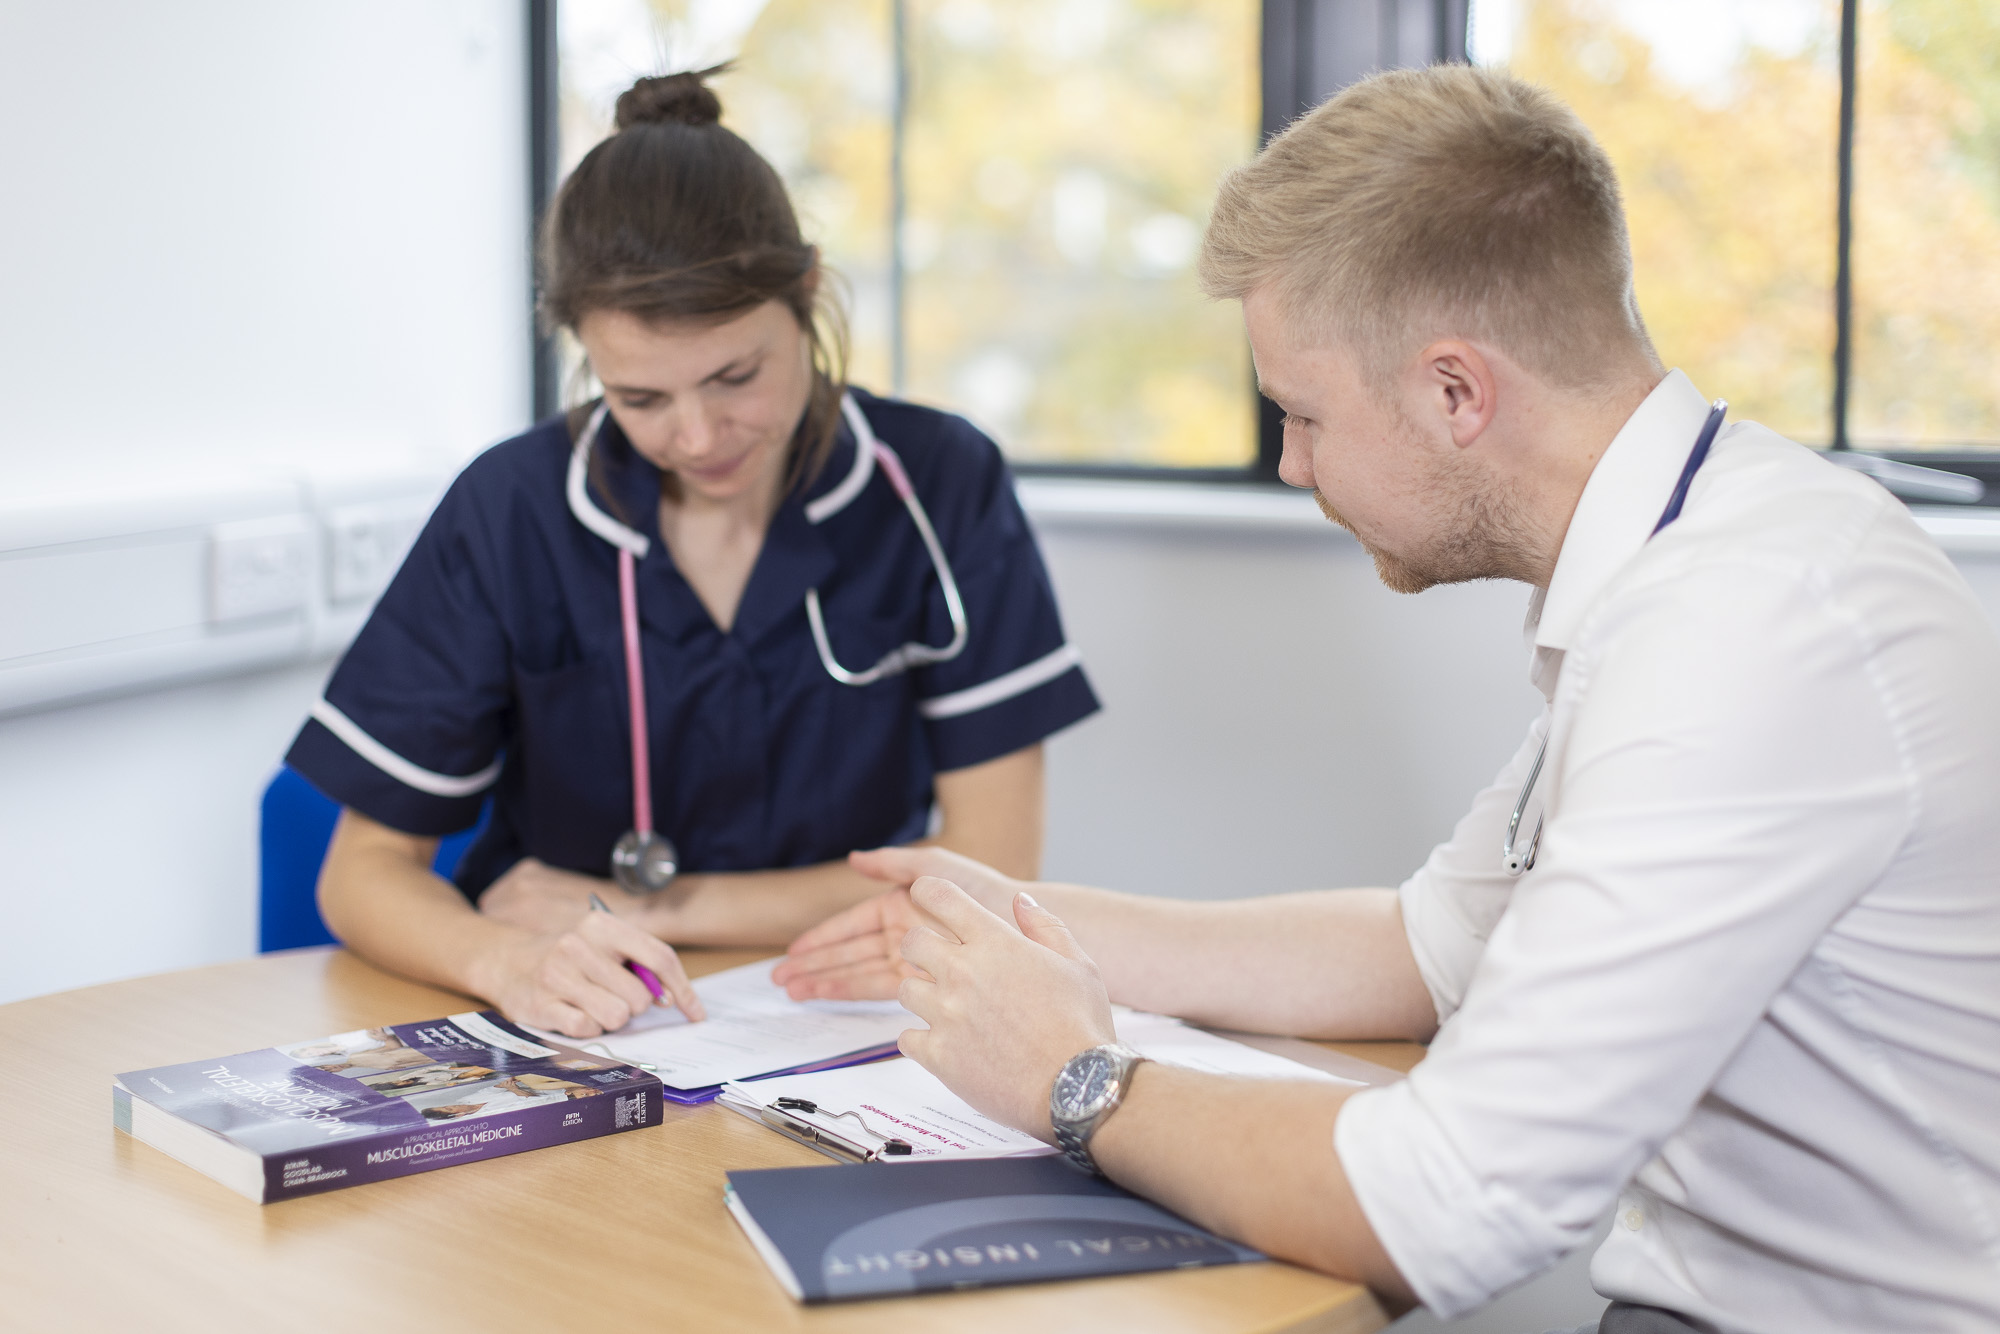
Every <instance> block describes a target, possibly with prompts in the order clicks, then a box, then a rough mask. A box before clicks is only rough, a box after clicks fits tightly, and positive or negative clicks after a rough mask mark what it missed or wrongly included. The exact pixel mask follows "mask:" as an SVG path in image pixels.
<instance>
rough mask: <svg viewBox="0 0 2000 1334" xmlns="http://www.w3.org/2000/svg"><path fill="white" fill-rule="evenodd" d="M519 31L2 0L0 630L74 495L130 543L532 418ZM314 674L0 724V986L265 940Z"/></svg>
mask: <svg viewBox="0 0 2000 1334" xmlns="http://www.w3.org/2000/svg"><path fill="white" fill-rule="evenodd" d="M525 37H526V19H525V15H524V13H523V6H521V5H520V4H517V3H510V2H508V0H340V2H338V3H336V2H335V0H315V2H311V3H307V2H288V3H284V4H272V3H268V0H191V2H190V3H183V4H159V3H154V2H153V0H64V2H63V3H60V4H50V3H46V2H44V0H0V124H5V125H6V126H7V127H8V129H7V132H6V134H4V135H0V180H5V181H6V182H7V185H8V190H7V207H6V208H5V209H4V210H0V313H4V318H0V367H4V371H0V529H4V530H5V531H6V532H7V533H11V534H14V535H15V536H14V538H12V539H10V542H12V546H9V544H8V543H0V546H7V547H8V548H9V549H6V550H0V561H13V562H15V564H14V565H13V566H11V567H10V568H11V569H12V571H13V574H14V575H15V576H16V577H14V578H12V579H0V632H4V631H6V630H8V629H9V628H10V623H9V622H8V620H7V618H8V617H9V616H10V615H11V616H13V617H16V618H19V617H23V616H25V615H26V614H27V610H26V607H25V606H24V603H23V602H22V600H21V599H22V598H23V597H24V596H25V595H24V594H23V593H22V592H21V590H22V589H23V588H25V587H27V585H28V583H30V582H32V581H29V580H27V579H26V578H25V576H23V574H22V571H23V570H24V568H25V567H24V565H23V564H22V562H26V561H33V560H36V559H39V558H40V557H39V556H38V554H37V552H38V550H54V549H55V548H54V547H47V548H39V549H38V548H36V547H35V543H36V542H37V541H46V542H48V543H55V544H60V543H61V542H62V541H63V538H62V534H61V533H59V532H55V531H53V530H54V529H61V528H63V527H64V526H65V525H66V524H69V523H70V519H69V518H67V517H62V516H74V519H75V525H77V527H76V533H77V534H86V533H87V534H88V536H89V538H90V539H91V540H92V541H109V542H112V543H113V545H115V544H116V543H115V541H113V539H111V538H110V537H108V536H106V534H104V533H100V532H99V531H98V529H96V528H93V527H92V526H91V525H93V524H98V525H100V526H101V525H102V524H103V523H104V522H107V520H106V518H105V516H106V515H107V514H110V513H113V512H114V511H115V512H116V513H119V514H124V513H132V514H143V512H144V511H145V510H146V507H147V505H148V504H149V503H152V504H154V507H155V509H158V510H161V512H164V510H165V509H168V508H171V509H172V510H173V511H174V513H175V514H176V515H178V516H179V517H177V518H175V519H174V520H173V523H174V524H176V525H184V524H198V523H200V522H205V521H209V520H213V519H216V518H225V517H226V518H234V517H237V516H236V515H235V514H234V513H228V514H222V513H217V514H212V515H206V516H204V515H202V514H201V513H200V512H199V511H200V507H201V505H202V504H203V503H204V501H203V497H204V496H209V495H211V494H212V495H215V496H222V495H225V494H230V493H241V492H242V491H243V490H244V489H245V487H246V486H247V487H249V488H250V489H251V490H256V489H257V488H258V487H263V488H264V489H266V490H270V489H272V488H273V487H276V489H278V490H280V491H284V492H285V493H286V494H289V495H291V496H293V497H294V499H293V500H292V501H290V502H288V503H289V504H291V505H293V506H296V505H297V504H299V503H300V502H299V500H298V499H297V497H298V496H299V495H301V494H303V493H310V494H314V495H324V496H330V497H339V496H341V495H343V494H346V493H347V491H349V490H352V489H354V488H356V487H358V488H360V490H361V491H366V490H367V488H368V487H369V486H370V485H373V484H374V483H373V482H371V480H370V479H377V480H379V479H380V478H382V477H384V476H388V475H393V474H407V475H417V476H425V475H434V474H435V472H436V470H437V469H439V468H440V467H442V468H446V469H449V468H451V467H453V466H455V464H456V463H457V462H458V461H461V460H463V459H464V458H465V457H466V456H468V455H469V454H470V453H472V452H473V451H474V450H476V449H478V448H480V447H481V446H483V445H485V444H487V443H490V442H491V441H492V440H495V439H497V438H500V437H501V436H503V435H506V434H510V433H512V432H513V431H515V430H518V429H519V428H520V427H521V425H522V424H523V423H524V422H525V421H526V420H527V416H528V410H529V391H528V381H527V372H528V365H529V362H528V352H529V346H530V324H529V319H528V313H527V312H528V292H529V282H528V277H529V273H528V249H529V247H528V216H527V215H528V198H527V181H526V175H527V154H526V147H525V138H524V136H525V127H526V116H527V112H526V106H525V84H526V79H525V74H524V70H525ZM302 488H303V491H302ZM170 495H171V497H172V498H173V500H172V504H171V505H170V506H169V505H166V504H165V502H166V500H167V498H168V497H169V496H170ZM218 503H220V502H218ZM232 503H234V502H232ZM58 520H60V521H58ZM156 526H158V525H156ZM144 527H145V523H144V521H143V519H140V520H135V521H134V523H133V525H129V526H128V527H127V528H126V529H125V530H123V531H125V532H127V533H128V534H131V535H133V536H135V537H137V536H143V534H142V533H140V531H139V530H141V529H143V528H144ZM43 528H48V529H50V530H51V531H50V532H49V533H48V534H47V535H46V536H45V537H43V538H20V537H19V534H20V533H22V532H30V531H40V530H41V529H43ZM107 531H108V530H107ZM128 545H129V543H128ZM181 545H183V546H185V545H186V544H185V543H182V544H181ZM78 547H79V544H78V543H76V542H70V543H69V544H68V546H67V547H65V548H64V549H65V550H67V551H75V550H77V549H78ZM5 590H12V593H11V598H12V603H11V605H9V602H8V601H7V600H6V599H8V598H9V597H10V594H9V593H8V592H6V591H5ZM42 591H43V592H46V589H43V590H42ZM112 591H116V590H106V592H107V595H108V594H109V593H110V592H112ZM82 596H84V597H88V596H90V593H89V590H84V592H83V594H82ZM190 596H192V594H190ZM42 600H43V601H47V598H43V599H42ZM130 600H131V599H130V598H126V599H125V601H130ZM72 619H76V618H72ZM82 619H85V620H88V619H89V618H88V617H85V618H82ZM20 626H21V622H20V621H19V620H16V621H14V622H13V623H12V625H11V628H14V629H19V628H20ZM20 640H25V641H28V642H29V647H30V648H32V647H34V643H33V641H34V636H33V635H18V634H17V635H14V636H12V637H11V638H10V636H8V635H7V634H5V633H0V643H11V642H14V641H20ZM302 642H303V641H302ZM22 651H26V650H22ZM326 667H327V663H326V662H325V661H319V662H299V661H294V662H293V663H292V665H289V666H286V667H284V668H281V669H278V670H274V671H267V672H263V673H260V674H255V675H249V676H241V677H237V678H234V679H230V680H224V681H213V682H209V683H206V684H197V685H184V686H177V687H174V688H172V689H167V690H162V691H156V692H152V693H147V694H143V695H137V696H133V697H130V698H123V699H115V700H109V701H103V702H94V703H87V704H76V705H71V706H68V707H63V708H58V709H54V710H51V711H46V712H39V713H30V714H26V715H22V716H13V717H0V1002H4V1001H6V1000H11V999H15V998H18V997H20V996H24V995H31V994H35V993H38V992H42V991H47V990H52V989H56V988H62V987H70V986H78V985H83V984H86V983H90V982H96V981H101V980H104V979H107V978H111V977H118V976H126V975H130V974H133V973H138V972H146V971H153V970H158V969H166V968H178V967H185V966H188V965H192V964H198V963H206V962H210V961H214V960H218V959H225V958H233V957H237V956H239V955H242V954H246V953H249V952H250V951H251V950H253V949H254V947H255V924H256V919H255V912H254V903H255V888H256V867H255V849H256V843H255V830H256V796H257V793H258V791H259V790H260V789H261V787H262V785H263V783H264V781H265V780H266V779H267V778H268V777H269V775H270V773H271V772H272V770H273V769H274V767H275V766H276V764H277V761H278V758H279V756H280V755H281V754H282V752H283V748H284V744H285V742H286V740H287V739H288V737H289V736H290V734H291V732H292V730H293V729H294V728H295V727H296V726H297V724H298V721H299V718H300V716H301V715H302V713H303V711H304V708H305V706H306V703H307V702H308V701H309V700H310V699H311V697H312V695H313V693H314V692H315V691H316V690H317V687H318V681H319V679H320V678H321V677H322V676H323V675H324V673H325V670H326Z"/></svg>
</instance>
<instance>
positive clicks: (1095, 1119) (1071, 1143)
mask: <svg viewBox="0 0 2000 1334" xmlns="http://www.w3.org/2000/svg"><path fill="white" fill-rule="evenodd" d="M1145 1059H1146V1058H1145V1057H1143V1056H1141V1055H1140V1054H1139V1053H1138V1052H1136V1051H1133V1050H1132V1049H1131V1048H1130V1047H1127V1046H1126V1045H1124V1044H1123V1043H1120V1042H1107V1043H1105V1044H1104V1045H1103V1046H1101V1047H1092V1048H1091V1049H1090V1050H1088V1051H1080V1052H1078V1053H1077V1054H1076V1055H1074V1056H1072V1057H1070V1058H1069V1063H1068V1064H1067V1065H1065V1066H1063V1068H1062V1073H1061V1074H1059V1075H1057V1076H1056V1082H1055V1084H1054V1085H1053V1086H1052V1087H1051V1088H1050V1089H1049V1124H1050V1125H1052V1126H1053V1127H1054V1128H1055V1132H1056V1143H1057V1144H1058V1145H1060V1146H1061V1148H1062V1151H1063V1152H1064V1153H1065V1154H1067V1155H1068V1156H1069V1160H1070V1161H1071V1162H1073V1163H1075V1164H1076V1165H1077V1166H1078V1167H1081V1168H1082V1169H1084V1170H1085V1171H1086V1172H1097V1171H1098V1168H1097V1160H1096V1159H1094V1158H1092V1157H1091V1156H1090V1137H1091V1136H1092V1135H1094V1134H1096V1133H1097V1128H1098V1127H1099V1126H1101V1125H1103V1124H1104V1122H1105V1121H1106V1120H1107V1119H1108V1118H1109V1117H1110V1115H1111V1114H1112V1113H1113V1112H1115V1111H1117V1110H1118V1104H1119V1103H1121V1102H1123V1101H1124V1100H1125V1092H1126V1090H1127V1089H1129V1088H1130V1087H1131V1084H1132V1068H1133V1067H1134V1066H1136V1065H1138V1064H1139V1062H1141V1061H1143V1060H1145ZM1099 1175H1102V1173H1099Z"/></svg>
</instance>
